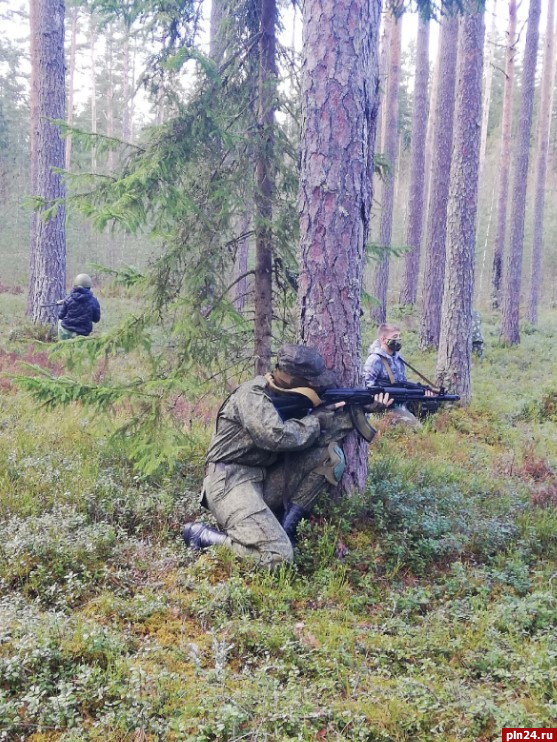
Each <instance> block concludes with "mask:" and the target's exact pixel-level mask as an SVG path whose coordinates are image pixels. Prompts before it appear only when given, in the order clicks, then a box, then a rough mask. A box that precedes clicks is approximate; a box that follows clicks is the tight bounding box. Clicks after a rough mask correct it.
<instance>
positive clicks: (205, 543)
mask: <svg viewBox="0 0 557 742" xmlns="http://www.w3.org/2000/svg"><path fill="white" fill-rule="evenodd" d="M182 538H183V539H184V541H185V542H186V546H189V547H190V549H193V550H194V551H200V550H201V549H206V548H207V547H209V546H217V545H218V544H223V543H224V542H225V541H226V533H222V532H221V531H217V529H216V528H211V526H208V525H206V524H205V523H188V524H187V525H186V526H184V530H183V531H182Z"/></svg>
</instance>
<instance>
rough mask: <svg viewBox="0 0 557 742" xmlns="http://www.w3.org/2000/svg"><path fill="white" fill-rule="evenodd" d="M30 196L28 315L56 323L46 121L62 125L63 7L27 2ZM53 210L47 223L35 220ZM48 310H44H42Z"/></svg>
mask: <svg viewBox="0 0 557 742" xmlns="http://www.w3.org/2000/svg"><path fill="white" fill-rule="evenodd" d="M30 21H31V39H32V41H31V52H32V59H31V91H32V103H31V111H32V120H31V127H32V128H31V157H32V164H31V174H32V176H31V177H32V182H31V188H32V195H33V196H34V197H36V198H39V199H40V200H41V204H42V205H41V206H40V208H39V209H38V212H37V213H36V215H35V218H34V219H32V222H31V233H30V283H29V296H28V304H27V306H28V314H30V316H31V318H32V320H33V322H44V323H46V322H50V323H52V324H54V323H55V321H56V315H57V313H56V307H55V306H54V302H55V301H56V300H57V299H60V298H62V297H63V295H64V294H65V288H66V287H65V283H66V231H65V220H66V213H65V207H64V203H63V201H62V199H63V198H64V197H65V188H64V183H63V181H62V178H61V177H60V174H59V173H58V172H56V170H57V169H58V170H61V169H63V167H64V142H63V140H62V138H61V137H60V131H59V129H58V128H57V127H56V126H55V125H53V124H52V123H51V122H52V120H53V119H56V120H62V121H63V120H64V119H65V116H66V111H65V98H66V90H65V74H64V73H65V66H64V2H63V0H31V3H30ZM53 207H54V208H55V211H54V213H53V215H52V216H51V217H50V218H41V217H42V215H43V214H44V212H45V211H46V210H47V209H51V208H53ZM47 305H48V306H47Z"/></svg>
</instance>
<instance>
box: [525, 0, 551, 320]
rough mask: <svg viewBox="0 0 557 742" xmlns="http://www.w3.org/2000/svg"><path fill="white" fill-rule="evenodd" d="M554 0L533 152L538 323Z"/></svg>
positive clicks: (533, 286) (534, 311)
mask: <svg viewBox="0 0 557 742" xmlns="http://www.w3.org/2000/svg"><path fill="white" fill-rule="evenodd" d="M554 18H555V0H548V6H547V31H546V35H545V43H544V46H545V54H544V58H543V73H542V88H541V94H540V112H539V118H538V142H537V154H536V178H535V184H536V186H535V188H536V195H535V197H534V236H533V241H532V266H531V272H530V295H529V297H528V306H527V309H526V319H527V320H528V322H530V324H532V325H536V324H537V323H538V304H539V301H540V283H541V265H542V250H543V216H544V207H545V181H546V176H547V156H548V151H549V131H550V128H551V111H552V108H553V89H554V82H555V52H554V49H555V46H554V42H555V29H554V25H555V24H554Z"/></svg>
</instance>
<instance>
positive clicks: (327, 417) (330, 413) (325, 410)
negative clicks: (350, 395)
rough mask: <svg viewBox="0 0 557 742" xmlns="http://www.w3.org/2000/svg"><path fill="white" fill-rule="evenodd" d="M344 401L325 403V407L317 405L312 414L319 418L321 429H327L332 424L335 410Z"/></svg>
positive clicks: (342, 404) (342, 405)
mask: <svg viewBox="0 0 557 742" xmlns="http://www.w3.org/2000/svg"><path fill="white" fill-rule="evenodd" d="M345 404H346V403H345V402H336V403H335V404H330V405H327V406H326V407H318V408H317V409H316V410H315V412H314V413H313V415H314V416H315V417H316V418H317V419H318V420H319V425H320V426H321V431H324V430H328V429H329V428H330V427H331V425H332V424H333V420H334V419H335V412H336V411H337V410H339V409H340V408H341V407H344V405H345Z"/></svg>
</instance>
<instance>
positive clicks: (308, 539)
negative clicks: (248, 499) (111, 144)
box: [0, 288, 557, 742]
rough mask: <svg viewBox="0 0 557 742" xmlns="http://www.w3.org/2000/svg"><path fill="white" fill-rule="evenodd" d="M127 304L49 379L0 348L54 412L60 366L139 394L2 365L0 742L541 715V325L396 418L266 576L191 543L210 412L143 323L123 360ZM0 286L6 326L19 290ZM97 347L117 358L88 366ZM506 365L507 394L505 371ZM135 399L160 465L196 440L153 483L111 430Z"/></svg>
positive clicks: (310, 730)
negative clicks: (350, 492)
mask: <svg viewBox="0 0 557 742" xmlns="http://www.w3.org/2000/svg"><path fill="white" fill-rule="evenodd" d="M126 291H129V292H133V289H132V288H130V289H126ZM131 297H133V293H131V295H130V296H128V298H126V299H124V300H122V299H115V298H113V299H110V300H109V301H108V300H107V302H106V303H107V306H108V307H109V312H108V315H107V325H108V331H107V333H106V337H94V338H91V339H90V340H87V341H77V342H69V343H60V344H57V345H56V347H55V352H54V356H52V360H54V359H55V360H56V363H57V364H58V365H57V366H56V367H55V366H54V365H51V366H50V367H49V368H50V370H49V371H48V372H47V373H44V372H40V370H39V368H43V367H44V366H48V363H47V360H48V359H47V358H46V356H45V357H44V358H43V356H42V355H40V354H41V353H44V346H37V347H35V348H34V349H33V350H29V348H28V346H27V345H26V344H25V343H24V342H23V343H22V341H18V340H14V341H11V345H10V349H9V350H5V351H4V352H3V354H0V362H1V363H2V364H3V365H2V368H3V369H5V370H6V371H13V370H14V369H15V368H17V364H18V359H24V363H29V362H33V361H34V365H35V366H37V367H38V368H37V369H36V370H35V371H34V372H33V373H36V374H37V375H36V376H35V377H34V378H35V379H37V381H38V382H39V383H40V384H43V383H44V385H45V386H44V390H43V393H44V395H45V400H48V399H50V397H51V398H52V403H54V404H55V398H56V395H57V391H56V382H57V380H58V376H59V377H60V378H61V379H62V381H61V383H60V390H61V391H60V393H61V394H63V395H65V394H69V393H70V392H68V391H67V389H66V387H69V386H71V385H70V384H69V382H68V380H69V379H73V381H74V382H75V390H78V389H79V387H80V385H82V386H83V389H84V394H89V393H90V392H89V386H90V385H91V384H92V382H93V379H96V381H95V382H94V384H93V385H95V384H98V386H99V387H104V386H107V387H109V386H113V388H114V389H118V388H120V389H125V388H127V387H130V389H129V390H128V392H127V397H126V395H125V394H123V396H122V397H121V398H120V399H119V400H118V401H117V402H116V403H115V404H113V405H110V406H109V407H107V408H106V410H104V409H103V408H102V406H101V407H100V408H99V411H97V412H93V411H92V408H91V413H90V414H88V413H87V408H86V407H85V406H84V405H83V404H82V402H81V401H80V399H79V395H77V396H76V397H75V399H74V401H71V402H70V403H69V404H68V405H65V406H64V407H58V406H54V407H51V406H50V405H42V403H37V401H36V399H35V398H34V397H32V396H31V395H30V393H29V392H28V391H27V390H24V389H22V388H21V387H20V386H19V385H15V384H13V381H12V379H11V377H10V378H9V379H8V378H5V377H4V378H3V379H2V381H6V382H8V385H7V386H5V387H4V386H2V387H1V389H2V392H1V393H2V405H1V407H0V513H1V520H0V544H1V546H0V580H1V582H0V591H1V592H2V598H1V599H0V730H1V731H0V739H6V740H9V739H17V738H32V735H35V737H36V738H37V739H41V735H42V736H43V737H47V738H48V735H50V736H56V737H58V738H60V739H63V740H71V742H77V740H79V742H82V741H83V740H85V741H88V740H95V742H98V741H99V740H102V739H104V740H106V739H110V740H112V739H115V740H117V739H131V738H133V737H134V736H135V737H136V738H142V737H147V739H149V737H152V738H153V739H165V740H166V739H167V740H169V741H172V740H182V739H185V740H188V739H190V740H199V739H214V740H216V739H220V740H232V739H237V738H238V737H243V738H245V739H258V738H259V739H263V738H267V739H273V740H275V739H276V740H284V741H285V742H286V740H292V739H299V740H308V742H309V740H315V739H319V738H330V739H346V740H354V741H355V740H362V739H365V740H374V739H377V740H381V739H383V740H384V739H387V740H389V739H390V740H412V741H414V740H417V741H418V742H446V740H451V739H455V742H456V737H455V736H454V729H455V719H458V739H459V740H465V742H477V740H479V739H486V740H487V739H497V738H498V735H500V730H501V727H502V726H507V725H511V724H514V725H516V726H539V727H549V726H551V725H552V723H553V719H554V718H555V713H556V709H557V697H556V694H555V688H556V687H557V676H556V671H555V667H557V663H556V661H555V660H556V656H555V647H554V644H555V641H554V637H555V628H556V626H555V616H556V615H557V614H556V611H555V607H556V600H557V583H556V580H555V574H556V572H557V508H556V507H555V503H554V502H553V501H552V500H551V497H550V495H551V486H552V482H553V481H554V470H553V463H552V462H554V461H555V460H556V456H557V450H556V449H555V445H556V443H555V440H556V438H555V427H554V426H555V422H554V421H553V419H552V418H551V416H549V415H548V416H547V417H544V418H542V419H540V418H539V417H538V416H536V415H528V416H526V415H524V414H523V410H524V407H525V405H526V404H527V403H528V400H529V399H530V398H532V397H533V398H534V399H535V393H533V392H532V389H535V387H536V385H537V386H538V387H539V388H540V389H541V388H542V385H541V382H542V381H543V389H547V390H548V394H549V392H550V391H551V387H552V384H553V379H552V376H551V373H552V371H551V369H552V368H553V361H552V358H553V352H554V351H553V344H551V343H543V344H542V345H543V347H542V348H541V349H540V348H538V356H539V357H540V360H541V362H542V365H543V367H544V368H545V369H546V370H545V371H543V370H542V369H540V368H539V366H537V365H536V364H531V363H527V362H526V361H527V359H528V358H529V357H531V354H532V351H533V350H534V346H529V345H528V343H529V342H537V341H535V340H534V337H533V336H527V338H525V340H524V343H525V344H526V347H525V348H522V347H518V348H513V349H510V350H503V349H500V348H498V347H495V348H494V347H492V346H491V347H490V348H489V353H488V354H487V357H486V360H485V361H484V363H482V364H477V365H475V366H474V369H473V371H474V388H475V390H478V391H477V397H475V399H474V403H473V405H472V407H471V408H470V409H466V410H464V409H457V410H453V411H451V412H443V413H440V414H438V415H436V416H435V417H434V418H433V419H432V420H431V421H430V422H428V424H427V425H425V426H424V427H423V428H422V429H421V430H420V431H417V432H410V431H406V430H400V429H399V430H397V429H396V428H392V429H387V430H385V431H383V432H382V433H381V434H380V435H378V437H377V439H376V440H375V441H374V444H373V446H372V447H371V448H370V477H369V481H368V486H367V488H366V491H365V492H364V493H363V494H362V495H361V496H359V497H353V498H350V499H343V500H340V501H336V500H334V499H329V500H328V499H323V500H322V501H321V502H320V503H319V507H318V508H316V509H315V511H314V513H313V514H312V517H311V518H310V519H309V520H308V521H306V522H304V524H303V527H302V528H301V533H300V539H299V545H298V549H297V554H296V559H295V563H294V564H293V565H289V566H285V567H283V568H282V569H280V570H277V571H276V572H261V571H259V570H257V569H256V568H255V567H251V566H250V565H248V564H246V563H245V562H241V561H240V560H239V559H237V558H236V557H235V556H234V555H233V554H232V553H231V552H229V551H227V550H226V549H225V548H220V549H216V550H208V551H207V552H205V553H202V554H194V553H193V552H187V551H186V550H185V549H184V546H183V543H182V542H181V539H180V535H179V534H180V529H181V526H182V525H183V523H184V522H187V521H190V520H193V519H196V518H198V517H199V508H198V504H197V498H198V494H199V490H200V486H201V482H202V479H203V473H204V472H203V468H204V467H203V455H204V453H205V450H206V447H207V443H208V440H209V437H210V435H211V430H212V425H213V419H214V412H215V409H216V405H217V403H218V402H217V400H216V399H215V400H214V403H213V399H212V398H211V399H206V400H205V406H204V404H201V403H200V402H199V397H198V399H197V400H196V402H195V403H194V402H193V400H190V398H189V395H190V394H191V393H192V390H199V389H200V387H199V386H198V382H197V381H196V379H195V378H191V377H190V375H189V372H185V373H184V378H183V379H180V378H179V377H178V376H177V375H176V378H175V379H174V381H173V382H171V378H172V375H171V374H169V373H168V368H169V367H173V366H174V364H175V362H176V359H177V358H179V354H180V349H179V348H176V347H173V345H172V341H171V340H168V339H167V338H166V337H165V336H164V335H163V334H162V333H159V332H158V331H157V329H156V328H153V327H152V326H151V325H150V324H149V323H145V324H144V323H143V320H138V323H137V325H134V323H133V321H132V322H131V324H130V326H129V332H130V333H133V332H134V331H135V329H137V330H138V331H139V332H140V333H144V334H145V346H144V349H143V350H142V351H141V352H139V351H138V350H134V348H136V347H137V346H136V344H135V342H132V341H130V345H129V350H127V351H126V352H125V353H124V352H122V351H121V350H120V348H121V347H123V346H119V345H118V342H117V340H116V336H115V335H112V330H113V328H117V327H118V326H119V322H120V321H121V318H122V314H123V312H122V310H121V307H122V306H123V305H125V304H126V303H129V304H130V306H133V307H134V308H137V305H136V304H134V301H135V300H134V299H133V298H131ZM0 300H1V302H2V303H1V304H0V306H1V308H2V311H3V315H2V316H3V317H6V318H9V319H10V322H9V323H8V320H7V319H6V320H5V321H6V323H7V324H11V318H12V317H13V316H14V315H17V311H18V309H17V308H18V307H19V306H21V304H22V302H23V297H20V296H11V295H10V296H3V295H0ZM138 314H140V313H138ZM414 321H415V317H414V315H413V314H412V313H410V314H408V313H406V314H405V315H404V317H403V318H402V320H401V322H404V323H407V325H408V331H407V333H405V345H406V347H407V348H408V351H409V352H411V354H412V360H413V361H414V360H415V361H416V365H417V366H418V367H419V368H424V370H426V371H428V370H429V369H428V368H427V367H428V366H430V365H431V364H432V363H433V358H432V356H431V355H430V354H424V355H419V354H418V350H417V340H416V334H415V330H414V329H413V327H414ZM551 325H552V322H548V323H547V325H543V324H542V326H541V327H540V330H539V335H538V341H539V338H540V337H541V338H548V337H550V335H549V333H550V332H551V331H552V330H551ZM490 326H491V325H490V323H489V322H488V323H487V328H488V333H487V337H488V343H489V342H490V341H489V339H490V338H492V337H494V336H492V335H491V334H490V333H489V327H490ZM147 327H148V328H149V329H148V331H147V330H146V329H145V328H147ZM134 328H135V329H134ZM371 329H372V328H366V331H369V332H371ZM3 337H7V333H3ZM529 338H532V340H531V341H530V340H529ZM95 343H99V345H98V348H101V347H103V348H105V350H106V353H104V357H105V359H106V364H104V365H98V366H97V367H94V368H91V366H90V362H91V360H92V359H94V358H95V357H96V353H97V348H94V352H92V355H91V359H89V356H88V352H89V351H88V348H89V345H91V346H95ZM103 343H104V345H103ZM169 359H170V360H169ZM52 360H51V363H52ZM157 363H158V364H160V365H159V366H157V365H156V364H157ZM165 364H167V365H165ZM26 368H27V366H26ZM70 368H71V370H70ZM155 368H157V369H158V371H159V372H160V373H161V378H160V379H159V382H160V384H161V388H162V387H164V385H165V384H167V383H168V385H169V386H168V389H165V390H164V391H165V393H166V397H167V400H168V404H167V405H166V406H165V404H163V403H162V402H161V403H160V405H159V403H158V402H156V404H155V403H154V402H153V398H154V399H155V400H158V399H159V398H160V399H161V400H162V399H163V398H164V396H165V394H163V391H161V390H159V388H158V387H157V385H156V383H155V382H154V380H153V378H152V377H153V376H154V374H152V373H151V371H152V369H155ZM185 368H189V367H188V366H187V365H185ZM191 368H192V369H193V370H194V372H195V369H196V368H197V367H196V365H195V364H193V363H192V365H191ZM548 369H549V370H548ZM165 370H166V375H165ZM194 372H192V376H195V373H194ZM430 373H431V372H430ZM538 374H539V375H540V378H538ZM503 376H512V377H513V378H515V379H516V384H515V386H514V387H513V393H512V394H510V395H505V394H503V393H501V390H500V389H499V388H496V386H495V385H494V384H493V378H500V377H503ZM106 379H109V380H110V384H107V383H106ZM131 379H136V380H137V381H138V386H137V391H138V394H137V396H134V395H135V393H134V387H133V385H131V384H130V380H131ZM139 380H141V381H139ZM180 382H181V385H180ZM171 383H174V384H175V386H174V387H172V386H171ZM75 390H74V392H71V393H75V394H77V392H76V391H75ZM147 393H148V394H149V395H150V396H149V397H147V398H145V397H143V398H142V397H141V394H147ZM49 395H50V397H49ZM543 396H545V392H544V393H542V394H540V398H542V397H543ZM171 402H172V403H171ZM142 405H143V406H144V407H143V409H144V411H145V414H146V415H147V416H148V415H153V416H154V417H155V418H156V417H157V415H158V432H155V433H154V435H155V436H158V438H157V439H156V440H147V439H144V440H143V441H142V445H141V448H142V449H143V448H149V447H152V451H151V454H152V455H153V456H155V455H158V453H157V450H156V449H157V444H160V446H161V447H162V448H166V447H167V446H170V445H174V444H171V443H168V441H174V442H176V439H175V436H176V435H177V431H178V432H179V437H178V443H179V444H180V445H182V446H183V448H182V449H181V452H178V453H177V454H176V455H177V456H178V460H177V461H175V465H174V466H168V467H166V473H163V472H164V471H165V467H161V471H159V473H158V474H157V475H156V476H154V475H152V476H145V475H144V474H140V473H139V472H138V471H137V470H135V469H134V466H133V460H132V459H131V457H130V451H131V446H132V445H133V444H132V443H131V442H132V441H133V440H134V439H135V436H132V435H130V436H128V435H126V434H125V433H124V432H122V433H121V434H120V435H117V436H114V435H112V433H114V431H115V430H117V429H120V430H121V431H125V429H126V426H127V425H130V424H131V422H130V421H131V420H132V419H133V418H134V416H135V414H137V413H138V412H139V411H140V410H141V409H142ZM157 409H158V410H159V412H156V411H157ZM100 410H102V412H101V411H100ZM61 411H63V414H60V413H61ZM159 413H160V414H159ZM378 427H381V426H380V425H378ZM177 450H178V449H177ZM169 461H170V459H169Z"/></svg>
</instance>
